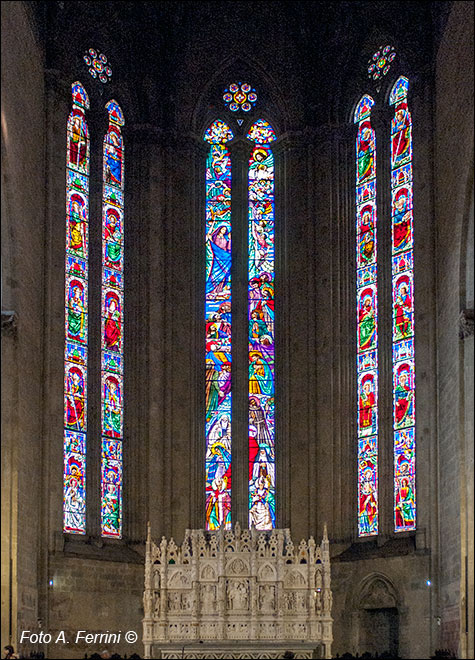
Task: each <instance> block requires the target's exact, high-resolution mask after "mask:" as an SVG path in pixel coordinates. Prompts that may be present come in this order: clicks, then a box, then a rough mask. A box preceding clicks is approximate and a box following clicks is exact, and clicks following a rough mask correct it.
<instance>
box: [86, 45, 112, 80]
mask: <svg viewBox="0 0 475 660" xmlns="http://www.w3.org/2000/svg"><path fill="white" fill-rule="evenodd" d="M83 60H84V62H85V63H86V66H87V67H88V71H89V74H90V75H91V76H92V77H93V78H94V79H97V78H99V80H100V81H101V83H104V84H105V83H106V82H108V81H109V80H110V77H111V76H112V69H111V68H110V66H109V65H108V64H107V57H106V56H105V55H104V54H103V53H98V52H97V50H94V48H89V50H88V51H87V53H85V54H84V56H83Z"/></svg>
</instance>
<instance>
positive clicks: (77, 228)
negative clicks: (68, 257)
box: [67, 195, 87, 257]
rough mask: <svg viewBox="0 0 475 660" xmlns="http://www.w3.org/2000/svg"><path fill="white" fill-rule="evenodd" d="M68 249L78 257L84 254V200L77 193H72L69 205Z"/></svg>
mask: <svg viewBox="0 0 475 660" xmlns="http://www.w3.org/2000/svg"><path fill="white" fill-rule="evenodd" d="M68 230H69V236H68V246H67V247H68V250H70V251H71V252H73V253H74V254H76V255H77V256H79V257H85V256H86V252H87V251H86V220H85V213H84V201H83V200H82V199H81V198H80V197H79V195H73V197H72V199H71V202H70V207H69V221H68Z"/></svg>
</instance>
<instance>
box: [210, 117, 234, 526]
mask: <svg viewBox="0 0 475 660" xmlns="http://www.w3.org/2000/svg"><path fill="white" fill-rule="evenodd" d="M232 138H233V134H232V132H231V130H230V128H229V127H228V126H227V124H225V123H224V122H222V121H221V120H219V119H218V120H216V121H215V122H213V123H212V124H211V126H210V127H209V128H208V130H207V131H206V133H205V136H204V139H205V140H206V141H207V142H208V143H209V144H210V148H209V152H208V157H207V160H206V210H205V249H206V293H205V364H206V377H205V392H206V394H205V402H206V403H205V405H206V422H205V446H206V458H205V475H206V486H205V497H206V520H205V527H206V529H210V530H212V529H218V528H220V527H224V529H231V453H232V438H231V401H232V392H231V368H232V350H231V349H232V332H231V157H230V154H229V151H228V149H227V147H226V142H227V141H228V140H232Z"/></svg>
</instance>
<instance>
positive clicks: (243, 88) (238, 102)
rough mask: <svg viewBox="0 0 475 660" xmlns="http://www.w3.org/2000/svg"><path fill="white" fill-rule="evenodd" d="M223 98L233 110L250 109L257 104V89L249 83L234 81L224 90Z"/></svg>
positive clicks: (246, 110) (247, 110)
mask: <svg viewBox="0 0 475 660" xmlns="http://www.w3.org/2000/svg"><path fill="white" fill-rule="evenodd" d="M223 100H224V103H225V105H226V107H228V108H229V109H230V110H231V111H232V112H237V111H238V110H243V111H244V112H249V110H250V109H251V108H252V107H253V106H254V105H255V104H256V101H257V94H256V90H255V89H253V88H252V87H251V85H249V84H248V83H241V82H239V83H232V84H231V85H229V87H228V88H227V89H225V90H224V94H223Z"/></svg>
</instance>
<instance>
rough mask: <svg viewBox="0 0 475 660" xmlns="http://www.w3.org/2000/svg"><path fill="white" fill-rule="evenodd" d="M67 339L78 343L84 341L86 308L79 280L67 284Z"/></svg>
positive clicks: (82, 288)
mask: <svg viewBox="0 0 475 660" xmlns="http://www.w3.org/2000/svg"><path fill="white" fill-rule="evenodd" d="M67 318H68V333H67V334H68V339H74V340H76V341H78V342H81V343H83V342H85V341H86V331H85V325H86V306H85V302H84V285H83V284H82V282H80V281H79V280H72V281H71V282H70V284H69V300H68V311H67Z"/></svg>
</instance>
